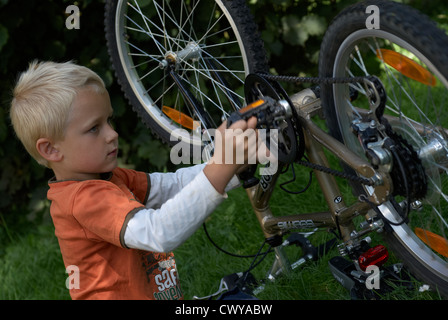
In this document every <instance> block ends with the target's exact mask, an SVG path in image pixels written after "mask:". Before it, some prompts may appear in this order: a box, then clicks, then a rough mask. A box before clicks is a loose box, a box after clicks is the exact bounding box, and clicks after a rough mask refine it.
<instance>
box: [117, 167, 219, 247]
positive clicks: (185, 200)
mask: <svg viewBox="0 0 448 320" xmlns="http://www.w3.org/2000/svg"><path fill="white" fill-rule="evenodd" d="M223 199H225V195H222V194H220V193H219V192H217V191H216V190H215V188H214V187H213V186H212V185H211V183H210V181H209V180H208V179H207V177H206V176H205V174H204V173H203V172H202V171H201V172H200V173H199V174H198V175H197V176H196V177H195V178H194V179H193V180H192V181H191V182H190V183H189V184H188V185H186V186H185V187H184V188H183V189H182V190H181V191H180V192H178V193H177V194H176V195H175V196H174V197H173V198H171V199H170V200H168V201H166V202H165V203H164V204H163V205H162V206H161V207H160V208H158V209H150V208H143V209H140V210H139V211H138V212H136V213H135V215H134V216H133V217H132V218H131V219H130V220H129V222H128V224H127V226H125V228H126V229H125V232H124V239H123V240H124V244H125V245H126V246H127V247H128V248H135V249H141V250H147V251H155V252H169V251H172V250H174V249H175V248H177V247H178V246H179V245H181V244H182V243H183V242H184V241H185V240H187V239H188V238H189V237H190V236H191V235H192V234H193V233H194V232H195V231H196V230H197V229H198V228H199V227H200V226H201V224H202V223H203V222H204V220H205V219H206V218H207V217H208V215H209V214H210V213H211V212H212V211H213V210H214V209H215V208H216V207H217V206H218V205H219V204H220V203H221V202H222V201H223Z"/></svg>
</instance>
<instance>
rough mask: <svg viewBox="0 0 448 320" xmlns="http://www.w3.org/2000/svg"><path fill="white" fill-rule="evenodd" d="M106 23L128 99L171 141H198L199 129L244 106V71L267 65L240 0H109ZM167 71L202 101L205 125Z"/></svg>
mask: <svg viewBox="0 0 448 320" xmlns="http://www.w3.org/2000/svg"><path fill="white" fill-rule="evenodd" d="M105 28H106V38H107V45H108V49H109V53H110V56H111V60H112V62H113V66H114V69H115V71H116V75H117V78H118V82H119V83H120V85H121V87H122V89H123V91H124V93H125V95H126V97H127V98H128V100H129V101H130V103H131V105H132V107H133V109H134V110H135V111H136V112H137V113H138V114H139V116H140V117H141V118H142V120H143V122H144V123H145V124H146V125H147V126H148V127H149V128H151V129H152V131H153V133H154V134H156V135H157V136H158V137H159V138H160V139H161V140H162V141H164V142H167V143H168V144H171V145H174V144H176V143H177V142H178V140H180V139H181V140H182V141H184V142H187V143H188V144H190V145H191V146H202V145H203V141H202V140H203V139H202V137H201V134H202V133H203V130H201V129H204V128H205V129H210V128H207V126H209V127H210V126H211V127H214V128H216V126H218V125H219V124H220V123H221V122H222V121H223V120H224V119H225V118H227V116H228V115H229V114H230V113H231V112H232V111H234V110H236V109H238V108H240V107H241V106H243V104H244V87H243V85H244V79H245V76H246V75H247V74H249V73H252V72H261V71H266V69H267V62H266V61H267V60H266V57H265V53H264V48H263V43H262V41H261V39H260V38H259V37H258V36H257V28H256V25H255V23H254V22H253V20H252V18H251V14H250V11H249V9H248V8H247V6H246V5H245V2H244V0H233V1H230V0H216V1H209V0H204V1H201V0H185V1H168V0H159V1H156V0H153V1H151V0H132V1H123V0H118V1H112V0H109V1H107V3H106V12H105ZM170 71H172V72H174V73H175V75H176V76H177V78H178V79H180V81H182V83H183V84H184V85H185V87H186V88H187V89H188V91H189V92H190V93H191V94H192V95H193V98H192V99H195V100H196V101H198V102H199V103H200V104H201V107H202V108H203V111H204V112H205V113H206V115H205V117H207V119H209V120H210V121H209V123H208V124H207V125H206V124H205V123H204V122H205V121H203V120H204V118H203V116H204V115H203V114H202V115H201V114H198V112H197V110H193V108H192V107H191V105H189V104H188V103H187V102H186V101H185V99H184V97H183V95H182V91H181V90H180V89H179V86H178V85H177V84H176V83H175V81H174V80H173V77H172V76H171V75H170ZM192 121H199V122H200V126H198V125H197V124H193V123H192ZM180 129H182V130H180Z"/></svg>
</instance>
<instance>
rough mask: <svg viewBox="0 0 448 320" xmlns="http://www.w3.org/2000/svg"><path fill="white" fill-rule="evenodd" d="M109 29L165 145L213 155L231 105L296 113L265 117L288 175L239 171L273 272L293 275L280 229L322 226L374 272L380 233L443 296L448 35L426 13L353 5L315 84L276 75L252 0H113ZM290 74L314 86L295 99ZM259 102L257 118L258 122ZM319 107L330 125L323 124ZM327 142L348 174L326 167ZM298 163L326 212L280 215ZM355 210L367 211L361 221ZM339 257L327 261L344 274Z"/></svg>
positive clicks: (131, 89)
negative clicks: (277, 206)
mask: <svg viewBox="0 0 448 320" xmlns="http://www.w3.org/2000/svg"><path fill="white" fill-rule="evenodd" d="M369 5H374V6H377V7H378V8H379V10H380V12H381V20H380V28H379V29H375V28H367V27H366V7H367V6H369ZM205 13H208V15H206V14H205ZM105 25H106V37H107V42H108V47H109V52H110V55H111V58H112V62H113V66H114V68H115V71H116V75H117V78H118V81H119V83H120V84H121V86H122V89H123V91H124V93H125V95H126V97H127V98H128V99H129V101H130V103H131V105H132V106H133V108H134V110H135V111H136V112H137V113H138V114H139V116H140V117H141V118H142V120H143V122H144V123H145V124H146V125H147V126H148V127H149V128H151V129H152V131H153V133H154V134H156V135H157V136H158V137H159V138H160V139H161V140H163V141H164V142H166V143H168V144H171V145H175V144H177V143H179V142H181V143H185V144H187V146H188V147H191V148H197V147H199V148H205V149H207V148H208V147H210V146H212V143H211V142H210V141H211V140H210V139H209V140H210V141H209V140H207V139H205V140H207V141H204V139H203V135H204V134H205V135H206V134H207V132H209V130H211V129H212V128H216V127H217V124H220V123H221V122H222V121H223V120H224V119H228V118H229V117H230V116H231V115H232V114H235V112H237V114H239V116H240V117H244V114H242V113H241V112H239V110H247V109H242V108H244V107H245V106H246V105H250V103H251V102H253V101H261V102H260V103H261V104H263V106H264V107H263V108H265V109H263V110H270V111H273V110H274V109H275V108H277V109H278V104H279V103H280V102H281V103H282V104H283V106H284V108H286V109H288V112H284V113H283V114H282V117H280V118H277V120H275V121H270V122H267V123H265V124H264V125H263V128H265V129H266V128H267V129H275V130H277V131H278V136H279V138H278V140H277V141H276V142H275V143H276V145H277V146H278V159H279V162H280V170H277V171H276V173H274V174H272V175H262V176H258V175H257V174H256V172H255V170H256V166H252V167H251V169H250V170H248V171H247V172H245V173H244V174H243V175H241V176H240V179H241V180H242V181H243V186H244V187H245V189H246V191H247V195H248V197H249V199H250V202H251V204H252V207H253V210H254V212H255V214H256V216H257V219H258V221H259V223H260V227H261V229H262V231H263V233H264V236H265V239H266V242H268V243H269V244H270V246H271V247H272V248H274V249H273V250H274V251H275V253H276V260H275V262H274V265H273V268H272V269H271V270H270V273H269V277H272V278H275V277H277V276H278V275H279V274H280V273H281V272H285V271H286V272H287V271H288V270H291V263H290V262H289V261H288V258H287V257H286V256H285V255H284V253H283V250H282V245H281V244H282V239H283V237H284V236H285V235H287V234H289V233H291V231H292V230H302V231H309V230H313V229H315V228H319V229H322V228H323V229H329V230H332V231H333V232H334V233H335V234H336V235H337V236H338V240H339V245H338V248H339V250H340V252H341V254H343V255H345V256H347V257H349V258H350V260H352V261H354V262H353V265H354V267H355V269H356V270H355V272H358V274H359V275H361V276H364V280H365V277H367V276H368V274H367V273H366V268H367V267H368V266H369V265H372V264H376V265H378V266H379V265H381V263H382V262H384V260H385V259H386V258H387V251H385V249H384V247H382V246H375V247H373V248H371V247H370V245H369V243H368V242H369V241H368V237H367V236H368V235H369V234H370V233H375V232H381V234H382V235H383V237H384V241H385V242H386V243H387V245H388V247H389V248H390V249H391V250H392V251H393V252H394V253H395V254H396V255H397V256H398V257H399V258H400V259H401V260H402V261H403V263H404V265H405V266H406V267H407V268H408V269H409V270H410V271H411V272H412V274H413V275H415V276H416V277H417V278H418V279H420V280H422V281H424V282H425V283H428V284H429V285H430V286H431V287H432V288H433V289H435V290H438V291H439V292H440V293H441V295H443V296H445V297H446V296H448V241H447V231H448V223H447V221H448V219H447V209H448V208H446V207H447V205H448V201H447V200H448V197H447V193H446V191H445V189H446V185H447V179H448V178H447V177H446V174H445V173H446V172H447V167H446V165H447V160H448V157H447V155H448V154H447V150H448V140H447V139H448V131H447V129H445V127H447V125H448V123H447V121H446V119H444V116H443V113H442V112H441V110H442V108H443V102H444V97H445V96H446V94H447V92H448V91H447V90H446V88H448V37H447V36H446V34H445V33H444V32H443V31H441V30H439V29H438V28H437V27H436V25H435V24H434V23H432V22H431V21H430V20H429V18H427V17H426V16H424V15H423V14H421V13H419V12H418V11H416V10H414V9H412V8H410V7H407V6H405V5H402V4H398V3H394V2H389V1H383V0H372V1H367V2H363V3H358V4H355V5H353V6H350V7H349V8H347V9H345V10H343V11H342V12H341V13H339V14H338V15H337V16H336V18H335V19H334V20H333V22H332V24H331V25H330V26H329V27H328V30H327V31H326V34H325V36H324V39H323V41H322V44H321V52H320V56H319V76H318V77H307V78H304V77H293V76H281V75H280V76H278V75H272V74H269V73H268V70H269V68H268V67H269V66H268V63H267V59H266V56H265V54H264V49H263V42H262V40H261V39H260V38H259V36H258V35H257V26H256V25H255V23H254V21H253V19H252V16H251V14H250V11H249V9H248V7H247V6H246V4H245V2H244V1H243V0H233V1H231V0H216V1H202V2H201V1H194V0H191V1H181V2H172V1H143V2H140V3H139V1H137V0H134V1H130V2H129V3H128V4H126V3H125V2H124V1H121V0H119V1H107V3H106V14H105ZM285 81H288V82H293V83H298V84H302V83H311V84H313V85H314V87H311V88H308V89H305V90H302V91H300V92H297V93H292V94H288V93H287V92H286V91H285V90H284V89H283V87H282V86H281V85H280V83H281V82H285ZM269 99H273V101H274V102H272V103H268V102H269V101H270V100H269ZM266 108H267V109H266ZM261 110H262V109H261V108H257V107H254V108H253V109H251V111H250V114H254V115H257V116H259V117H261V118H260V119H262V117H263V116H262V114H263V113H262V112H261ZM238 112H239V113H238ZM285 114H288V115H285ZM318 115H321V116H323V118H325V121H326V126H327V128H328V130H329V133H327V132H326V131H325V130H323V129H322V128H320V127H319V126H318V125H317V124H316V118H319V117H318ZM263 119H264V118H263ZM194 121H198V122H199V123H200V125H199V126H198V125H194ZM271 142H272V141H271ZM324 150H325V152H330V153H332V154H333V155H334V156H336V157H337V158H338V159H339V160H340V161H341V165H342V166H343V171H336V170H334V169H331V168H329V165H328V161H327V157H326V155H325V152H324ZM293 163H296V164H300V165H303V166H306V167H309V168H311V169H312V170H313V173H314V175H315V176H316V177H317V180H318V182H319V184H320V188H321V190H322V192H323V194H324V197H325V199H326V203H327V205H328V212H318V213H301V214H296V215H288V216H284V217H278V216H275V215H274V214H273V213H272V212H271V209H270V208H269V200H270V196H271V194H272V192H273V190H274V188H275V186H276V182H277V179H278V177H279V175H280V174H281V173H282V171H283V169H285V168H287V167H288V165H290V164H293ZM335 176H338V177H340V178H342V179H345V180H348V181H349V182H350V184H351V186H352V189H353V192H354V193H355V194H356V195H357V199H356V200H355V201H354V203H352V204H350V205H348V204H346V203H345V202H346V200H345V199H344V198H343V197H342V193H341V191H340V190H339V186H338V183H337V181H336V179H335ZM356 217H363V218H364V220H363V222H362V223H361V224H360V226H359V227H358V226H355V224H354V222H353V220H354V219H355V218H356ZM302 240H303V239H302ZM361 258H362V259H361ZM363 259H364V260H363ZM339 263H341V261H336V262H335V264H334V265H333V266H330V267H331V268H333V269H334V270H333V271H334V272H336V273H337V272H340V271H341V270H342V269H343V268H342V267H341V265H339ZM340 267H341V268H342V269H341V268H340ZM338 268H339V269H338ZM338 270H339V271H338ZM344 272H345V271H342V272H340V273H339V274H338V276H344ZM350 272H351V273H353V270H351V271H350Z"/></svg>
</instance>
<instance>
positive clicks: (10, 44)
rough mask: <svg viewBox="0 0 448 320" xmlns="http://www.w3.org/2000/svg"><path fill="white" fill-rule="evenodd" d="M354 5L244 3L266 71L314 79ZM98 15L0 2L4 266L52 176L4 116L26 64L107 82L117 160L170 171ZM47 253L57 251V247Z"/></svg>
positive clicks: (439, 9) (87, 6)
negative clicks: (70, 66) (124, 82)
mask: <svg viewBox="0 0 448 320" xmlns="http://www.w3.org/2000/svg"><path fill="white" fill-rule="evenodd" d="M207 1H210V0H207ZM355 2H357V1H353V0H247V3H248V5H249V7H250V9H251V10H252V13H253V15H254V17H255V21H256V22H257V24H258V26H259V29H260V33H261V36H262V38H263V40H264V41H265V48H266V51H267V53H268V56H269V60H270V66H271V68H272V69H271V71H272V72H274V73H278V74H289V75H301V76H304V75H309V76H313V75H317V60H318V54H319V47H320V42H321V39H322V37H323V35H324V32H325V30H326V29H327V27H328V25H329V24H330V22H331V20H332V18H333V17H334V16H335V15H336V14H337V13H338V12H339V11H341V10H342V8H344V7H346V6H347V5H349V4H351V3H355ZM401 2H405V3H407V4H410V5H411V6H413V7H415V8H417V9H419V10H421V11H422V12H424V13H426V14H427V15H429V16H430V17H431V18H432V19H433V20H436V21H437V22H438V23H439V24H440V25H441V26H442V27H445V26H446V25H448V16H447V13H448V3H447V2H446V1H443V0H403V1H401ZM72 4H74V5H77V6H78V7H79V9H80V12H81V17H80V29H72V30H68V29H67V28H66V27H65V20H66V19H67V17H68V14H66V13H65V9H66V7H67V6H68V5H72ZM103 16H104V0H85V1H74V0H0V262H2V264H5V260H3V261H2V259H3V258H4V257H6V256H11V255H12V256H14V252H15V251H14V250H15V249H16V248H18V247H20V246H21V245H22V244H24V243H27V242H30V243H33V241H34V240H33V239H35V238H36V234H39V232H42V228H44V229H45V228H46V226H48V225H51V219H50V216H49V210H48V208H49V203H48V201H47V200H46V192H47V189H48V186H47V181H48V179H49V178H51V172H50V171H49V170H48V169H45V168H43V167H41V166H39V165H38V164H37V163H36V162H35V161H34V160H32V159H31V158H30V157H29V156H28V154H27V153H26V151H25V149H24V148H23V147H22V145H21V144H20V142H19V141H18V140H17V139H16V138H15V136H14V132H13V130H12V127H11V125H10V120H9V114H8V113H9V103H10V100H11V90H12V87H13V86H14V83H15V81H16V79H17V75H18V73H19V72H21V71H23V70H25V69H26V68H27V65H28V63H29V62H30V61H32V60H34V59H38V60H53V61H59V62H61V61H67V60H74V61H76V62H77V63H79V64H81V65H85V66H87V67H89V68H91V69H93V70H94V71H96V72H97V73H98V74H99V75H100V76H101V77H102V78H103V79H104V81H105V82H106V85H107V87H108V89H109V92H110V95H111V100H112V104H113V107H114V111H115V119H116V121H115V122H116V123H115V125H116V129H117V131H118V133H119V134H120V149H121V150H120V155H119V156H120V162H121V163H122V164H124V165H127V166H130V167H133V168H136V169H138V170H144V171H164V170H168V171H170V170H173V169H174V167H173V165H172V164H170V163H169V150H168V147H167V146H165V145H162V144H161V143H160V142H159V141H158V140H157V139H155V138H154V137H153V136H152V134H151V132H150V131H149V130H148V129H147V128H145V127H144V126H143V125H142V124H141V123H140V121H139V119H138V118H137V116H136V114H135V113H134V112H133V111H132V110H131V108H130V106H129V105H128V103H127V101H125V100H124V96H123V94H122V92H121V90H120V88H119V86H118V85H117V83H116V79H115V77H114V73H113V70H112V66H111V63H110V60H109V56H108V53H107V48H106V41H105V37H104V25H103ZM50 230H51V227H50ZM43 247H47V248H48V245H47V244H46V243H44V244H43ZM29 250H30V252H32V251H33V250H35V249H34V248H33V246H31V247H30V249H29ZM49 250H53V251H54V250H56V251H57V248H56V249H54V248H50V249H49ZM23 254H26V253H23V252H22V253H20V254H19V256H20V255H23ZM17 259H20V257H18V258H17ZM43 267H45V266H43ZM11 268H14V266H12V267H11ZM63 271H64V270H62V273H63ZM2 272H3V274H2ZM4 272H6V271H0V298H14V296H7V297H5V296H2V295H1V291H2V276H4ZM3 279H4V278H3ZM9 285H13V283H10V284H9ZM16 285H17V284H16ZM64 289H65V288H64ZM56 296H57V294H56ZM42 298H45V297H42ZM47 298H48V297H47Z"/></svg>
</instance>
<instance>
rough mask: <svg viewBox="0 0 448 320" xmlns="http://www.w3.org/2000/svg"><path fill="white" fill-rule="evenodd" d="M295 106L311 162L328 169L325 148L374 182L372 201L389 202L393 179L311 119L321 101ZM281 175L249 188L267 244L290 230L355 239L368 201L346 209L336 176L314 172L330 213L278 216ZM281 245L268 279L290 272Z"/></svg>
mask: <svg viewBox="0 0 448 320" xmlns="http://www.w3.org/2000/svg"><path fill="white" fill-rule="evenodd" d="M293 103H294V106H295V108H296V110H297V113H298V115H299V118H300V122H301V126H302V129H303V133H304V138H305V150H306V153H307V156H308V157H309V160H310V162H311V163H313V164H317V165H320V166H325V167H328V160H327V157H326V156H325V153H324V148H326V149H327V150H328V151H330V152H332V153H333V154H334V155H336V156H337V157H338V159H340V160H342V161H343V162H344V163H345V164H347V165H348V166H349V167H351V168H352V169H353V170H354V171H355V172H356V173H358V174H360V175H361V176H364V177H365V178H368V179H371V180H372V181H373V182H374V185H373V186H372V192H371V195H370V197H369V200H370V201H371V202H373V203H375V204H381V203H382V202H384V201H386V199H387V197H388V195H389V193H390V188H391V182H390V177H389V176H388V175H387V174H385V173H382V172H381V171H377V170H375V169H374V168H373V167H372V165H371V164H370V163H368V162H367V161H365V160H364V159H362V158H361V157H359V156H358V155H356V154H355V153H353V152H352V151H351V150H350V149H349V148H347V147H346V146H345V145H344V144H342V143H341V142H339V141H338V140H336V139H335V138H333V137H332V136H330V135H329V134H327V133H326V132H324V131H323V130H322V129H320V128H319V127H318V126H317V125H316V124H315V123H314V122H313V121H312V120H311V117H312V116H314V115H315V114H316V113H317V112H318V111H319V110H320V108H321V107H320V99H318V98H317V99H315V100H314V101H312V102H309V103H306V104H299V103H296V102H294V101H293ZM280 173H281V170H277V172H276V173H275V174H273V175H270V176H268V175H265V176H261V178H260V182H259V183H258V184H256V185H254V186H252V187H249V188H246V192H247V194H248V197H249V199H250V202H251V205H252V208H253V210H254V212H255V214H256V216H257V219H258V221H259V223H260V226H261V229H262V231H263V233H264V236H265V238H266V239H267V240H268V242H269V241H273V239H275V238H277V239H278V238H280V239H281V236H282V235H283V234H284V233H285V232H288V231H290V230H294V229H310V228H311V229H313V228H335V229H338V230H339V232H340V235H341V238H342V240H343V241H344V242H346V243H349V242H350V241H352V240H353V239H352V238H353V231H354V224H353V222H352V220H353V218H354V217H356V216H358V215H366V214H367V212H368V211H369V210H370V209H371V207H370V205H369V204H368V203H367V202H362V201H356V202H355V203H354V204H352V205H350V206H347V205H346V204H345V201H344V199H343V197H342V194H341V192H340V189H339V186H338V184H337V182H336V179H335V177H334V176H333V175H330V174H327V173H325V172H322V171H319V170H314V174H315V175H316V177H317V181H318V183H319V185H320V187H321V190H322V191H323V195H324V198H325V200H326V203H327V205H328V208H329V210H328V211H327V212H312V213H300V214H295V215H288V216H280V217H276V216H274V215H273V213H272V211H271V209H270V207H269V200H270V198H271V195H272V192H273V190H274V187H275V184H276V181H277V179H278V177H279V175H280ZM356 235H358V234H356ZM274 242H275V241H274ZM278 244H279V242H278V241H277V244H276V246H275V248H274V249H275V252H276V260H275V262H274V265H273V267H272V269H271V271H270V273H269V275H268V278H275V276H274V275H277V274H278V273H280V272H281V271H288V270H291V263H289V261H288V258H287V257H286V255H285V254H284V253H283V250H282V247H281V246H278ZM293 266H294V264H293Z"/></svg>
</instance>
